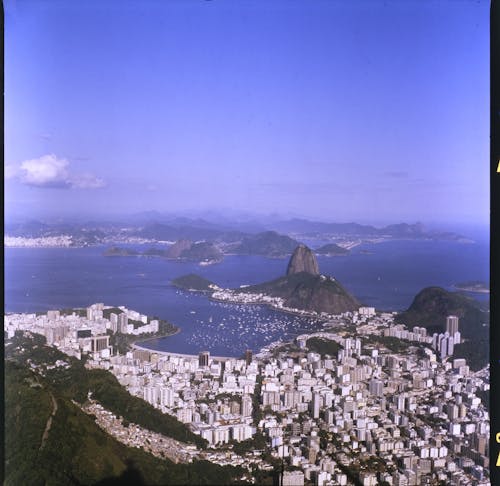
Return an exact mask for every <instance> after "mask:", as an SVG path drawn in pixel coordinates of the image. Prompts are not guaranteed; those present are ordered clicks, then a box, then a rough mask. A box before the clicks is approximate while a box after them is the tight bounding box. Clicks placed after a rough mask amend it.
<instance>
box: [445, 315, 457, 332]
mask: <svg viewBox="0 0 500 486" xmlns="http://www.w3.org/2000/svg"><path fill="white" fill-rule="evenodd" d="M446 332H448V333H449V334H450V336H453V335H454V334H455V333H456V332H458V317H457V316H448V317H447V318H446Z"/></svg>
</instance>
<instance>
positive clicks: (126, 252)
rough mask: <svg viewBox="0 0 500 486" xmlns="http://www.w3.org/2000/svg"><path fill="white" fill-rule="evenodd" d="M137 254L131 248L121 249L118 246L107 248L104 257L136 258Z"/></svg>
mask: <svg viewBox="0 0 500 486" xmlns="http://www.w3.org/2000/svg"><path fill="white" fill-rule="evenodd" d="M138 255H139V252H138V251H136V250H133V249H131V248H122V247H119V246H112V247H111V248H108V249H107V250H106V251H105V252H104V256H107V257H109V256H120V257H125V256H138Z"/></svg>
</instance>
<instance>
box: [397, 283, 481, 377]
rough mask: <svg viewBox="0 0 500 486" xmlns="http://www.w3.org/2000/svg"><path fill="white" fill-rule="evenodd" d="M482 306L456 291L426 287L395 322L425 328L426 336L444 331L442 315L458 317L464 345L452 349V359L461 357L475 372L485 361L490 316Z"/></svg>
mask: <svg viewBox="0 0 500 486" xmlns="http://www.w3.org/2000/svg"><path fill="white" fill-rule="evenodd" d="M483 307H484V306H482V304H481V303H479V302H477V301H476V300H474V299H471V298H470V297H467V296H465V295H462V294H460V293H458V292H448V291H446V290H444V289H442V288H439V287H428V288H425V289H424V290H422V291H421V292H420V293H419V294H418V295H417V296H416V297H415V299H414V300H413V303H412V304H411V306H410V307H409V308H408V310H406V311H405V312H403V313H401V314H399V315H398V316H397V317H396V321H397V322H402V323H404V324H406V325H407V326H408V327H411V326H421V327H425V328H427V331H428V333H433V332H437V333H441V332H444V331H445V330H446V316H448V315H456V316H458V318H459V324H458V329H459V331H460V333H461V334H462V338H464V342H463V343H462V344H458V345H456V346H455V350H454V353H453V357H454V358H465V359H466V360H467V364H468V365H469V366H470V367H471V369H472V370H478V369H480V368H482V367H484V366H486V365H487V364H488V362H489V344H488V339H489V330H490V327H489V320H490V315H489V312H488V311H485V310H484V309H483Z"/></svg>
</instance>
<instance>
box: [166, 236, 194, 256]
mask: <svg viewBox="0 0 500 486" xmlns="http://www.w3.org/2000/svg"><path fill="white" fill-rule="evenodd" d="M191 246H193V243H192V242H191V241H189V240H179V241H176V242H175V243H174V244H173V245H172V246H171V247H170V248H169V249H168V250H167V258H180V257H181V255H182V252H184V251H186V250H189V249H190V248H191Z"/></svg>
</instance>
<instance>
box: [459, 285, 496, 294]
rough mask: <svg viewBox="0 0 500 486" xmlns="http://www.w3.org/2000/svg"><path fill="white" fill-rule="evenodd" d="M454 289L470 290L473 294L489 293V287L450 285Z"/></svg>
mask: <svg viewBox="0 0 500 486" xmlns="http://www.w3.org/2000/svg"><path fill="white" fill-rule="evenodd" d="M452 287H453V288H454V289H456V290H461V291H462V292H471V293H474V294H489V293H491V292H490V289H478V288H474V287H458V286H457V285H453V286H452Z"/></svg>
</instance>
